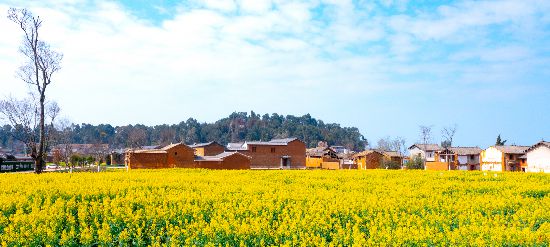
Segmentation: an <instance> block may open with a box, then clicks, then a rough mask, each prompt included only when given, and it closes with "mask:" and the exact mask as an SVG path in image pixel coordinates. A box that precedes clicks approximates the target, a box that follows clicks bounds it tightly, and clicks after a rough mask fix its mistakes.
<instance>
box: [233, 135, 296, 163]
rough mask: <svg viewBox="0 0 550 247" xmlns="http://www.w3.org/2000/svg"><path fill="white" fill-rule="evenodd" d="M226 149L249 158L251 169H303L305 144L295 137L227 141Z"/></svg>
mask: <svg viewBox="0 0 550 247" xmlns="http://www.w3.org/2000/svg"><path fill="white" fill-rule="evenodd" d="M227 150H229V151H234V152H239V153H241V154H244V155H246V156H249V157H250V158H251V163H250V168H252V169H304V168H305V167H306V144H305V143H304V142H302V141H301V140H299V139H297V138H285V139H273V140H271V141H267V142H265V141H250V142H244V143H229V144H227Z"/></svg>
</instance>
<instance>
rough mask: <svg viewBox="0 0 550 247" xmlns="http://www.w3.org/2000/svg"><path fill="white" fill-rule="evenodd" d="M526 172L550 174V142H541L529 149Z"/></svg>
mask: <svg viewBox="0 0 550 247" xmlns="http://www.w3.org/2000/svg"><path fill="white" fill-rule="evenodd" d="M525 156H527V167H526V169H525V171H526V172H545V173H550V142H545V141H541V142H539V143H537V144H535V145H533V146H531V147H530V148H529V149H527V151H526V154H525Z"/></svg>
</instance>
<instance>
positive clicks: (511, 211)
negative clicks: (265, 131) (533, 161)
mask: <svg viewBox="0 0 550 247" xmlns="http://www.w3.org/2000/svg"><path fill="white" fill-rule="evenodd" d="M549 209H550V175H545V174H525V173H483V172H428V171H386V170H372V171H349V170H345V171H212V170H152V171H130V172H122V171H120V172H103V173H72V174H67V173H65V174H62V173H49V174H42V175H34V174H0V245H2V246H13V245H25V246H29V245H30V246H36V245H42V246H44V245H70V246H82V245H84V246H92V245H101V246H120V245H124V246H125V245H136V246H147V245H152V246H181V245H199V246H205V245H206V246H217V245H223V246H226V245H229V246H238V245H244V246H262V245H287V246H296V245H300V246H301V245H308V246H310V245H316V246H317V245H336V246H337V245H344V246H345V245H356V246H363V245H388V246H400V245H427V246H430V245H468V246H471V245H537V246H548V245H549V243H550V210H549Z"/></svg>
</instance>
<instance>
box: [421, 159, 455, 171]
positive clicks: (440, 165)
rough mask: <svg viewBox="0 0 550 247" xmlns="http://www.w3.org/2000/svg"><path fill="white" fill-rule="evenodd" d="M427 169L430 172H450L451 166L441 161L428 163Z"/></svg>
mask: <svg viewBox="0 0 550 247" xmlns="http://www.w3.org/2000/svg"><path fill="white" fill-rule="evenodd" d="M425 169H426V170H430V171H447V170H449V164H447V162H440V161H426V167H425Z"/></svg>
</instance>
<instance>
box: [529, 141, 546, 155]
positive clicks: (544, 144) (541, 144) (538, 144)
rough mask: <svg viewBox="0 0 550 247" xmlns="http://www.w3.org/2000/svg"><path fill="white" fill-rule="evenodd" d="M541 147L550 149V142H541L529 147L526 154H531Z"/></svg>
mask: <svg viewBox="0 0 550 247" xmlns="http://www.w3.org/2000/svg"><path fill="white" fill-rule="evenodd" d="M540 146H543V147H547V148H550V142H546V141H540V142H538V143H537V144H535V145H533V146H531V147H529V148H528V149H527V150H525V152H526V153H527V152H529V151H531V150H533V149H535V148H537V147H540Z"/></svg>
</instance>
